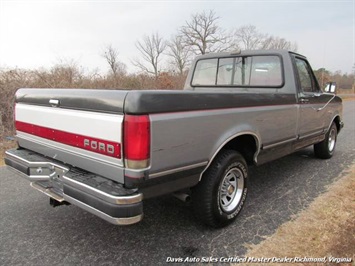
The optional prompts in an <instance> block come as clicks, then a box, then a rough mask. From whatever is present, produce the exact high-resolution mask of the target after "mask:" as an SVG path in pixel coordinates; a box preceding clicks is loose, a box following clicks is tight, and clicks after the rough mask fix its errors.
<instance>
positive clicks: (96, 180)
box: [5, 149, 143, 225]
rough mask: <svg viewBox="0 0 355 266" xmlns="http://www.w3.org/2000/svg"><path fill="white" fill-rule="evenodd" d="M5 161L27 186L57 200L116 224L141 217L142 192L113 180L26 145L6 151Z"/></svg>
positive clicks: (130, 221)
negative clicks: (25, 181)
mask: <svg viewBox="0 0 355 266" xmlns="http://www.w3.org/2000/svg"><path fill="white" fill-rule="evenodd" d="M5 164H6V165H7V166H8V168H9V169H10V170H11V171H14V172H15V173H16V174H18V175H20V176H22V177H24V178H26V179H27V180H29V181H30V182H31V186H32V187H33V188H35V189H37V190H39V191H41V192H42V193H44V194H46V195H47V196H49V197H51V198H53V199H55V200H56V201H58V202H69V203H71V204H74V205H76V206H78V207H80V208H82V209H84V210H86V211H88V212H91V213H93V214H95V215H97V216H99V217H100V218H102V219H104V220H106V221H108V222H110V223H113V224H118V225H128V224H133V223H137V222H139V221H140V220H141V219H142V218H143V203H142V200H143V195H142V194H141V193H138V191H137V190H136V189H126V188H124V187H123V186H122V184H119V183H117V182H115V181H112V180H110V179H107V178H104V177H102V176H98V175H95V174H93V173H89V172H86V171H84V170H81V169H78V168H75V167H71V166H68V165H66V164H63V163H61V162H58V161H56V160H53V159H50V158H46V157H44V156H42V155H40V154H37V153H34V152H32V151H29V150H26V149H12V150H8V151H6V156H5Z"/></svg>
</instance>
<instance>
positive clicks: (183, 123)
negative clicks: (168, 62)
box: [16, 51, 342, 197]
mask: <svg viewBox="0 0 355 266" xmlns="http://www.w3.org/2000/svg"><path fill="white" fill-rule="evenodd" d="M267 54H273V55H277V56H279V57H280V58H281V60H282V67H283V69H282V79H283V82H282V85H281V86H279V87H277V88H272V87H260V86H259V87H242V86H239V87H236V86H218V87H216V86H214V87H208V86H207V87H206V86H205V87H196V86H195V87H194V86H192V85H191V80H192V77H193V72H194V71H193V68H192V70H191V71H190V72H189V75H188V77H187V81H186V85H185V90H184V91H159V90H157V91H124V90H123V91H107V90H66V89H48V90H46V89H20V90H19V91H18V92H17V95H16V102H17V104H16V120H18V121H20V122H21V121H22V122H25V123H30V124H31V123H32V124H34V125H38V126H43V127H46V128H52V129H54V130H60V131H65V132H69V133H71V134H74V135H75V134H77V135H78V136H85V137H87V140H88V143H87V144H89V145H84V146H85V147H89V148H90V147H92V145H91V144H92V142H91V141H97V142H99V141H100V140H104V141H105V142H102V143H103V148H104V149H105V151H108V146H107V145H112V144H111V142H112V143H115V144H117V145H119V147H120V155H121V157H120V158H118V157H112V156H110V154H107V152H106V153H100V152H96V151H93V150H90V149H85V147H84V148H83V147H74V146H73V145H68V144H67V143H63V141H62V142H61V141H56V140H55V139H48V138H43V137H41V136H36V135H35V134H31V133H30V132H23V131H21V130H18V131H17V138H18V141H19V145H20V146H21V147H24V148H26V149H29V150H33V151H36V152H38V153H40V154H43V155H45V156H48V157H51V158H55V159H57V160H60V161H63V162H65V163H68V164H71V165H75V166H76V167H79V168H82V169H85V170H87V171H90V172H93V173H95V174H98V175H102V176H104V177H107V178H110V179H112V180H115V181H117V182H119V183H124V184H125V185H126V186H128V187H139V188H140V189H141V190H142V191H143V194H144V196H145V197H150V196H154V195H158V194H164V193H168V192H173V191H176V190H180V189H183V188H187V187H192V186H194V185H196V184H197V183H198V182H199V180H200V179H201V178H202V174H203V172H204V171H205V170H206V169H207V167H208V165H209V164H210V163H211V161H212V160H213V159H214V157H215V156H216V155H217V154H218V152H219V151H220V150H221V149H222V148H224V147H232V148H233V147H234V146H235V145H237V146H239V147H242V148H243V151H242V153H243V155H244V156H245V157H246V159H247V161H248V163H254V164H261V163H265V162H268V161H271V160H273V159H276V158H279V157H281V156H284V155H287V154H289V153H292V152H293V151H295V150H297V149H300V148H303V147H305V146H308V145H311V144H314V143H317V142H319V141H321V140H323V139H324V137H325V133H326V132H327V130H328V129H329V127H330V125H331V123H332V122H333V121H335V122H336V124H337V127H338V129H339V130H340V128H341V120H342V118H341V113H342V107H341V99H340V98H339V97H337V96H334V95H330V94H326V93H323V92H321V91H319V92H317V93H308V94H305V93H302V92H301V90H300V87H299V84H298V78H297V75H296V74H295V70H294V62H293V60H294V58H295V57H301V56H300V55H297V54H294V53H290V52H288V51H263V52H258V51H249V52H248V51H244V52H242V53H241V54H238V55H235V56H240V55H267ZM216 57H217V58H223V57H231V54H229V53H220V54H211V55H204V56H203V58H216ZM302 58H304V57H302ZM200 59H201V58H200V57H198V58H197V59H196V60H195V62H194V63H193V64H192V66H194V65H195V64H196V62H197V61H198V60H200ZM53 100H55V104H53ZM51 101H52V104H51ZM126 114H129V115H149V120H150V130H151V133H150V134H151V140H150V158H149V162H150V163H149V166H148V167H145V168H144V169H130V168H128V167H127V166H126V165H125V163H124V156H125V154H124V152H123V148H122V143H123V133H122V132H123V131H122V125H123V120H124V115H126ZM90 138H91V139H90ZM96 139H98V140H96ZM94 147H96V146H95V145H94ZM117 148H118V147H117Z"/></svg>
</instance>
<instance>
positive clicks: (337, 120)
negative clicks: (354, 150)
mask: <svg viewBox="0 0 355 266" xmlns="http://www.w3.org/2000/svg"><path fill="white" fill-rule="evenodd" d="M333 121H334V122H335V124H336V126H337V131H338V132H339V131H340V117H339V116H337V117H336V118H334V120H333Z"/></svg>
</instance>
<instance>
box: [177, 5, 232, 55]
mask: <svg viewBox="0 0 355 266" xmlns="http://www.w3.org/2000/svg"><path fill="white" fill-rule="evenodd" d="M218 19H219V17H217V16H216V14H215V12H214V11H213V10H210V12H209V13H206V12H205V11H204V12H202V13H197V14H194V15H192V16H191V20H190V21H186V23H185V25H184V26H182V27H181V28H180V35H181V38H182V42H183V44H184V45H186V46H190V47H191V48H192V51H193V52H194V53H195V54H206V53H209V52H221V51H225V50H228V49H232V44H233V43H231V42H230V36H228V35H227V34H226V33H225V31H224V30H223V29H222V28H221V27H220V26H219V25H218V23H217V22H218Z"/></svg>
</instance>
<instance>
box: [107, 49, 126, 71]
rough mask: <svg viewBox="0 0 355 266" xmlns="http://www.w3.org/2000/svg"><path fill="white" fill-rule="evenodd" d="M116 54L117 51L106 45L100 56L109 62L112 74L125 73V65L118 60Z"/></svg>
mask: <svg viewBox="0 0 355 266" xmlns="http://www.w3.org/2000/svg"><path fill="white" fill-rule="evenodd" d="M118 55H119V53H118V51H117V50H116V49H115V48H113V47H112V45H107V46H106V48H105V50H104V52H103V53H102V57H103V58H104V59H105V60H106V62H107V63H108V64H109V66H110V69H111V71H112V74H113V75H114V76H117V75H119V74H126V65H125V64H124V63H122V62H120V61H119V60H118Z"/></svg>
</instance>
